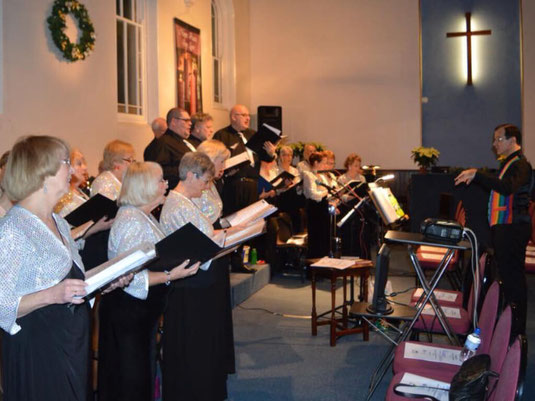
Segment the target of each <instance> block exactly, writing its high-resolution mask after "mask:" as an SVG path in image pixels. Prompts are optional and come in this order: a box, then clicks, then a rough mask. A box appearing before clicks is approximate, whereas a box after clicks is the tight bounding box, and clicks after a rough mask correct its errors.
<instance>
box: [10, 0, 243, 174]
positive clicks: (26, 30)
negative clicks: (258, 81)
mask: <svg viewBox="0 0 535 401" xmlns="http://www.w3.org/2000/svg"><path fill="white" fill-rule="evenodd" d="M235 1H236V3H238V4H237V6H238V7H241V8H243V9H242V10H239V11H238V12H237V13H236V14H237V17H238V18H239V19H240V20H243V21H245V24H242V25H241V26H240V39H239V40H238V41H237V42H238V43H237V44H236V45H237V48H236V53H237V55H239V57H240V58H242V59H248V58H249V44H248V29H249V28H248V11H247V4H248V3H247V0H235ZM147 3H148V5H149V11H150V10H154V22H155V23H157V26H156V27H153V29H152V30H153V39H152V40H153V42H152V43H150V42H149V43H148V44H147V49H146V50H147V52H148V54H149V55H150V57H149V65H148V66H147V67H148V70H149V79H148V80H147V81H148V92H149V95H150V97H151V99H152V100H151V99H149V105H148V106H149V107H148V112H147V120H148V121H149V122H150V121H151V120H152V119H153V118H154V117H156V116H159V115H160V116H165V114H166V113H167V111H168V110H169V109H170V108H171V107H174V106H175V105H176V75H175V58H176V56H175V39H174V34H173V18H175V17H176V18H179V19H181V20H183V21H185V22H187V23H189V24H191V25H193V26H195V27H197V28H199V29H200V30H201V48H202V56H201V57H202V66H201V71H202V75H203V105H204V110H205V111H206V112H208V113H210V114H212V115H213V116H214V118H215V126H216V127H217V128H220V127H223V126H226V125H227V124H228V109H225V108H214V105H213V102H212V95H211V94H212V79H211V77H212V71H213V70H212V61H211V20H210V0H196V1H195V2H194V5H193V6H192V7H190V8H187V7H186V6H185V4H184V2H183V1H181V0H148V1H147ZM229 3H231V4H232V1H229ZM51 4H52V2H51V1H46V2H43V1H37V2H32V7H28V3H27V2H26V1H20V2H19V1H3V10H2V11H3V21H2V28H3V38H4V41H3V44H4V49H3V68H4V74H3V76H4V90H3V102H4V107H3V110H2V111H0V135H1V141H0V152H4V151H5V150H7V149H9V148H10V147H11V146H12V145H13V143H14V142H15V140H16V139H17V138H18V137H20V136H21V135H29V134H50V135H56V136H59V137H62V138H64V139H66V140H67V141H68V142H69V143H70V144H71V145H72V146H76V147H79V148H80V149H81V150H82V151H83V152H84V153H85V155H86V157H87V159H88V163H89V168H90V173H92V174H94V173H96V170H97V165H98V162H99V161H100V159H101V154H102V149H103V147H104V145H105V144H106V143H107V142H108V141H110V140H111V139H114V138H120V139H123V140H126V141H129V142H131V143H133V144H134V147H135V149H136V153H137V157H138V158H141V157H142V152H143V149H144V148H145V146H146V145H147V144H148V142H149V141H150V140H151V138H152V133H151V131H150V127H149V125H148V124H147V122H140V123H124V122H118V117H117V113H116V107H117V106H116V96H117V95H116V93H117V78H116V75H117V70H116V39H115V35H116V33H115V18H114V16H115V2H113V1H101V0H84V4H85V6H86V8H87V9H88V11H89V15H90V18H91V20H92V21H93V25H94V27H95V31H96V35H97V40H96V46H95V50H94V51H93V52H92V53H91V54H90V56H89V57H88V58H87V59H86V60H85V61H81V62H80V61H79V62H75V63H68V62H67V61H65V60H64V59H63V58H62V56H61V55H60V54H59V53H58V51H57V50H56V48H55V46H54V44H53V43H52V42H51V40H50V34H49V32H48V27H47V25H46V18H47V17H48V15H49V14H50V9H51ZM156 4H157V6H155V5H156ZM151 7H152V8H151ZM231 8H232V7H231ZM149 31H150V28H149ZM153 43H157V46H154V45H153ZM154 47H156V49H155V48H154ZM243 65H246V63H245V62H244V63H243ZM151 71H153V72H151ZM238 71H239V75H240V77H241V78H242V81H241V82H240V83H239V85H237V90H238V92H239V93H240V97H239V99H240V101H241V102H249V98H248V96H249V93H250V90H249V76H250V75H249V69H248V67H245V68H241V67H240V69H239V70H238Z"/></svg>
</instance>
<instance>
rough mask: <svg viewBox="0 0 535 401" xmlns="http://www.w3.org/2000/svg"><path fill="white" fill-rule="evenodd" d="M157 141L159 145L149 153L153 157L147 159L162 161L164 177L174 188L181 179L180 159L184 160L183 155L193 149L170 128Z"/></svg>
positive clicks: (171, 187)
mask: <svg viewBox="0 0 535 401" xmlns="http://www.w3.org/2000/svg"><path fill="white" fill-rule="evenodd" d="M156 143H157V145H156V146H155V148H154V149H153V151H152V152H150V153H151V154H149V155H148V156H149V157H151V159H146V160H148V161H154V162H157V163H160V165H161V166H162V169H163V177H164V179H166V180H168V181H169V188H170V189H173V188H174V187H176V185H177V184H178V181H179V178H178V166H179V165H180V160H182V156H184V155H185V154H186V153H188V152H191V150H190V148H188V146H187V145H186V144H185V143H184V139H183V138H182V137H181V136H180V135H178V134H177V133H175V132H174V131H171V130H170V129H167V131H165V133H164V134H163V136H161V137H160V139H158V140H157V142H156Z"/></svg>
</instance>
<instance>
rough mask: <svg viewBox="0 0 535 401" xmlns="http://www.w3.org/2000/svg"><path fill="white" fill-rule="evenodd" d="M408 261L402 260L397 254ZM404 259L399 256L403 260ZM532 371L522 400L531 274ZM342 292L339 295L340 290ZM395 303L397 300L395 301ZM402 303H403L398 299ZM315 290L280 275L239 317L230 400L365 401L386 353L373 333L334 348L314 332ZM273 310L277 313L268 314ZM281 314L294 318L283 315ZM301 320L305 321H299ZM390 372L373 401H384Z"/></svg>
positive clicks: (323, 287) (322, 298) (530, 389)
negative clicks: (374, 372) (373, 374)
mask: <svg viewBox="0 0 535 401" xmlns="http://www.w3.org/2000/svg"><path fill="white" fill-rule="evenodd" d="M399 257H400V258H401V259H403V256H402V255H399ZM398 261H399V259H398ZM390 272H391V274H392V275H396V277H392V281H393V284H394V291H399V290H402V289H404V288H408V287H410V286H412V285H414V278H413V277H410V276H407V273H409V271H408V269H406V268H399V266H396V264H395V263H394V264H392V263H391V271H390ZM528 286H529V289H530V293H529V307H528V342H529V344H530V345H531V347H528V366H527V372H526V377H527V378H528V380H527V381H526V383H525V390H524V397H523V400H532V399H535V381H534V380H529V378H531V377H533V376H534V375H535V355H534V353H535V350H533V344H535V319H533V318H534V317H535V293H534V292H535V276H528ZM339 291H340V290H339ZM397 299H398V298H397ZM398 300H399V301H401V302H403V301H404V299H398ZM317 302H318V310H320V311H321V310H326V309H328V305H329V302H330V293H329V283H328V282H327V281H322V282H320V283H319V284H318V299H317ZM310 311H311V290H310V285H309V283H308V282H306V283H304V284H302V283H301V282H300V280H299V278H295V277H294V278H289V277H279V276H277V277H275V278H274V279H273V280H272V282H271V283H270V284H269V285H267V286H266V287H264V288H262V289H261V290H260V291H258V292H257V293H255V294H254V295H252V296H251V297H250V298H249V299H247V301H245V302H244V303H242V304H241V305H239V306H237V307H236V308H235V309H234V311H233V313H234V335H235V344H236V365H237V366H236V368H237V373H236V374H235V375H232V376H230V377H229V380H228V387H229V400H231V401H271V400H277V401H290V400H296V401H300V400H303V401H305V400H307V401H310V400H318V401H319V400H322V401H323V400H330V401H353V400H364V399H365V398H366V394H367V388H368V384H369V380H370V377H371V375H372V373H373V371H374V370H375V368H376V366H377V364H378V363H379V361H380V360H381V358H382V357H383V356H384V354H385V352H386V351H387V349H388V345H387V343H386V341H385V340H384V339H383V338H381V337H379V336H378V335H377V334H375V333H371V334H370V341H369V342H367V343H365V342H363V341H362V336H361V335H360V334H354V335H350V336H346V337H342V338H341V339H339V340H338V341H337V345H336V347H330V346H329V328H328V327H327V326H322V327H319V328H318V336H317V337H313V336H312V335H311V327H310V319H307V318H306V316H309V315H310ZM271 312H274V313H275V314H273V313H271ZM282 314H291V315H292V316H290V317H283V316H282ZM300 317H302V318H300ZM390 378H391V372H390V371H389V372H388V373H387V375H386V377H385V378H384V380H383V381H382V383H381V385H380V386H379V388H378V389H377V391H376V393H375V395H374V397H373V398H372V400H374V401H378V400H383V399H384V397H385V393H386V389H387V387H388V383H389V381H390Z"/></svg>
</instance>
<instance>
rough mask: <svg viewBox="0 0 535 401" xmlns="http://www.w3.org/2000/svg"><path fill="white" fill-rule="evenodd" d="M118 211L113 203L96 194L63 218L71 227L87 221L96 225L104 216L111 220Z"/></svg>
mask: <svg viewBox="0 0 535 401" xmlns="http://www.w3.org/2000/svg"><path fill="white" fill-rule="evenodd" d="M118 209H119V208H118V207H117V203H116V202H115V201H112V200H111V199H109V198H106V197H105V196H104V195H101V194H96V195H95V196H93V197H91V198H90V199H89V200H88V201H87V202H84V203H83V204H81V205H80V206H78V207H77V208H76V209H74V210H73V211H72V212H70V213H69V214H68V215H67V216H65V220H67V222H68V223H69V224H70V225H71V226H73V227H78V226H81V225H82V224H84V223H87V222H88V221H93V222H94V223H96V222H97V221H99V220H100V219H101V218H102V217H104V216H108V219H113V218H115V215H116V214H117V210H118Z"/></svg>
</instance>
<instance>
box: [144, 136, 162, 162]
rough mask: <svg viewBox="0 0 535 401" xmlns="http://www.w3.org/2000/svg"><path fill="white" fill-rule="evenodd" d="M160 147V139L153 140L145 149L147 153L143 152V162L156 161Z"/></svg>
mask: <svg viewBox="0 0 535 401" xmlns="http://www.w3.org/2000/svg"><path fill="white" fill-rule="evenodd" d="M158 146H159V142H158V138H153V139H152V141H150V143H149V144H148V145H147V147H146V148H145V151H144V152H143V160H145V161H146V162H148V161H154V159H155V158H156V156H157V154H158V153H157V152H158Z"/></svg>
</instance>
